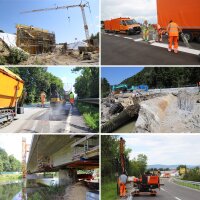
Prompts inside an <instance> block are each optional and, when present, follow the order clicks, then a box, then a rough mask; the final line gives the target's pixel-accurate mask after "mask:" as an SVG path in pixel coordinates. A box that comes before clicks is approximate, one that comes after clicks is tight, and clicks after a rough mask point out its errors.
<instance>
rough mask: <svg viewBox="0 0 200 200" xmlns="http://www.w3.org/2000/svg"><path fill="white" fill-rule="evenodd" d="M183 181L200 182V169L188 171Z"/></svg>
mask: <svg viewBox="0 0 200 200" xmlns="http://www.w3.org/2000/svg"><path fill="white" fill-rule="evenodd" d="M183 179H184V180H187V181H197V182H200V168H199V167H195V168H194V169H190V170H187V171H186V174H185V175H184V176H183Z"/></svg>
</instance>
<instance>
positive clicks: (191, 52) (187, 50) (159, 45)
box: [151, 42, 200, 55]
mask: <svg viewBox="0 0 200 200" xmlns="http://www.w3.org/2000/svg"><path fill="white" fill-rule="evenodd" d="M151 45H152V46H156V47H162V48H165V49H167V48H168V44H164V43H159V42H154V43H152V44H151ZM178 50H179V51H181V52H185V53H189V54H193V55H199V54H200V51H199V50H196V49H189V48H187V47H180V46H179V47H178Z"/></svg>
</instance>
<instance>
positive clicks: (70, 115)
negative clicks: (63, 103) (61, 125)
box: [65, 107, 72, 133]
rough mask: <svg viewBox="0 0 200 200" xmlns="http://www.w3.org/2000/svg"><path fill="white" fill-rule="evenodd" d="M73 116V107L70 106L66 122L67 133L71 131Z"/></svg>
mask: <svg viewBox="0 0 200 200" xmlns="http://www.w3.org/2000/svg"><path fill="white" fill-rule="evenodd" d="M71 117H72V107H70V110H69V114H68V118H67V123H66V126H65V133H69V132H70V122H71Z"/></svg>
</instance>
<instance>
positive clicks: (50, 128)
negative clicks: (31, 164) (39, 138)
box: [0, 103, 90, 133]
mask: <svg viewBox="0 0 200 200" xmlns="http://www.w3.org/2000/svg"><path fill="white" fill-rule="evenodd" d="M89 132H90V130H89V128H88V127H87V126H86V124H85V122H84V120H83V117H82V116H81V114H80V113H79V111H78V110H77V108H76V107H73V108H72V107H71V105H70V104H69V103H67V104H66V105H65V106H61V107H58V108H57V109H56V110H52V109H51V108H50V106H49V105H46V106H45V108H41V107H37V106H35V107H27V108H25V110H24V114H21V115H17V117H16V119H15V120H14V121H13V122H12V123H11V124H9V125H8V126H6V127H4V128H1V129H0V133H89Z"/></svg>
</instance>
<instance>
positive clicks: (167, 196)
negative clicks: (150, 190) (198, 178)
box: [121, 178, 200, 200]
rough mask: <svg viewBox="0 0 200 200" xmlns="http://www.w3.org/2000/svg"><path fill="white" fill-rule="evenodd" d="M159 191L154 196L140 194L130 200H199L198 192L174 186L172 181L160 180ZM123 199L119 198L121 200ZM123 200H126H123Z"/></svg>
mask: <svg viewBox="0 0 200 200" xmlns="http://www.w3.org/2000/svg"><path fill="white" fill-rule="evenodd" d="M161 183H164V185H162V186H161V189H160V191H159V190H158V191H157V195H156V196H151V195H149V194H141V195H140V196H134V197H133V198H132V200H137V199H138V200H146V199H153V200H154V199H157V200H199V199H200V198H199V197H200V191H197V190H193V189H190V188H186V187H182V186H179V185H176V184H174V183H173V182H172V179H168V178H166V179H162V181H161ZM122 199H123V198H121V200H122ZM124 200H128V199H125V198H124Z"/></svg>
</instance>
